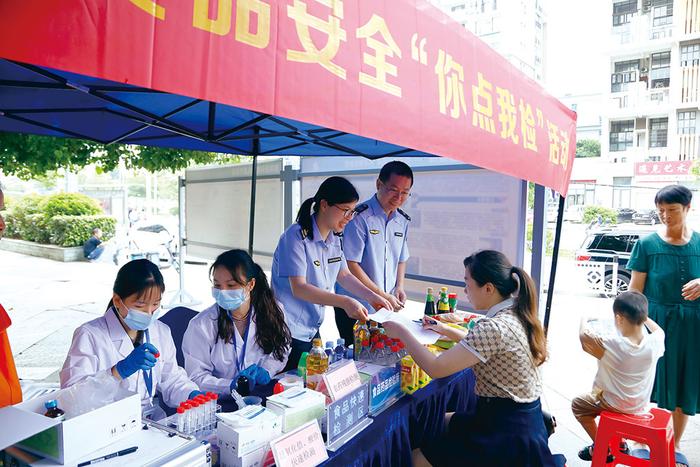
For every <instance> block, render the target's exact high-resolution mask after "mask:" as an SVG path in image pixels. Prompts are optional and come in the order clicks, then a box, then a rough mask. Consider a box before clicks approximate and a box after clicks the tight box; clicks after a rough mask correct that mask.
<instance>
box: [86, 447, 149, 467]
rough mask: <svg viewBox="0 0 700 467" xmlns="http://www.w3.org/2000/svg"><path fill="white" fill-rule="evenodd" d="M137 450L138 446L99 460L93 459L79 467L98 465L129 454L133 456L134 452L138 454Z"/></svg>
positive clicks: (98, 458)
mask: <svg viewBox="0 0 700 467" xmlns="http://www.w3.org/2000/svg"><path fill="white" fill-rule="evenodd" d="M137 449H138V446H134V447H131V448H127V449H122V450H121V451H117V452H113V453H112V454H107V455H106V456H102V457H97V458H95V459H91V460H89V461H85V462H81V463H80V464H78V467H83V466H85V465H92V464H97V463H98V462H102V461H106V460H107V459H111V458H113V457H120V456H126V455H127V454H131V453H132V452H136V450H137Z"/></svg>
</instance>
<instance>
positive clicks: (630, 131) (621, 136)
mask: <svg viewBox="0 0 700 467" xmlns="http://www.w3.org/2000/svg"><path fill="white" fill-rule="evenodd" d="M633 140H634V120H623V121H621V122H610V151H611V152H616V151H625V150H626V149H627V148H631V147H632V142H633Z"/></svg>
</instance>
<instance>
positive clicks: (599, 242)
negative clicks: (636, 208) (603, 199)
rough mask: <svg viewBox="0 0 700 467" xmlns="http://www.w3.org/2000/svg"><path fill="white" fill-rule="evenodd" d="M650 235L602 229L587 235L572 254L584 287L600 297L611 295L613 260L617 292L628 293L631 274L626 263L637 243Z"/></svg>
mask: <svg viewBox="0 0 700 467" xmlns="http://www.w3.org/2000/svg"><path fill="white" fill-rule="evenodd" d="M650 233H652V231H651V230H642V229H618V228H604V229H599V230H596V231H594V232H591V233H590V234H588V236H587V237H586V239H585V240H584V241H583V244H582V245H581V248H580V249H579V250H578V251H577V252H576V262H577V267H578V269H579V270H580V271H581V272H582V273H583V277H584V278H585V281H586V285H587V286H588V288H590V289H593V290H596V291H598V292H600V293H601V294H602V295H604V296H610V295H612V294H613V263H614V262H615V260H617V264H618V270H617V293H618V294H619V293H621V292H626V291H627V290H629V284H630V280H631V277H632V273H631V272H630V271H629V270H628V269H627V261H629V259H630V253H631V252H632V248H633V247H634V244H635V243H637V240H639V238H640V237H644V236H646V235H648V234H650ZM601 264H602V265H604V266H602V267H600V265H601Z"/></svg>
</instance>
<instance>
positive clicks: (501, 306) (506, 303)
mask: <svg viewBox="0 0 700 467" xmlns="http://www.w3.org/2000/svg"><path fill="white" fill-rule="evenodd" d="M513 303H514V302H513V299H512V298H506V299H505V300H503V301H502V302H500V303H496V304H495V305H494V306H492V307H491V308H489V309H488V311H487V312H486V317H487V318H493V317H494V316H496V315H497V314H498V312H500V311H503V310H505V309H507V308H512V307H513Z"/></svg>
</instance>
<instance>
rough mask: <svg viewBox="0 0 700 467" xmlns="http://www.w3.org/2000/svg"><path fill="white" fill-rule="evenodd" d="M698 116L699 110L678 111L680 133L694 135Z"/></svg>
mask: <svg viewBox="0 0 700 467" xmlns="http://www.w3.org/2000/svg"><path fill="white" fill-rule="evenodd" d="M696 116H697V112H696V111H695V110H686V111H683V112H678V134H680V135H694V134H695V120H696Z"/></svg>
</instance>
